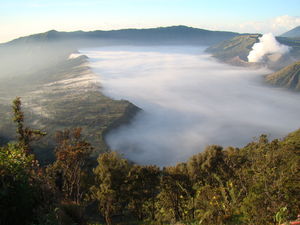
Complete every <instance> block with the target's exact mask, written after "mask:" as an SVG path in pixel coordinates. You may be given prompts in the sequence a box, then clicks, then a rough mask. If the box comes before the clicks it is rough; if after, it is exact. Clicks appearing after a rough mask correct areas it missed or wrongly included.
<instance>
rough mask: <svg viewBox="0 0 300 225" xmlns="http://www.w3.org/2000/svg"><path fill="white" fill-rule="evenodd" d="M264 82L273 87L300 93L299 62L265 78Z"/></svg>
mask: <svg viewBox="0 0 300 225" xmlns="http://www.w3.org/2000/svg"><path fill="white" fill-rule="evenodd" d="M265 80H266V82H268V83H269V84H272V85H275V86H279V87H284V88H288V89H291V90H295V91H300V61H298V62H296V63H293V64H292V65H289V66H286V67H284V68H283V69H281V70H279V71H277V72H275V73H272V74H270V75H268V76H266V78H265Z"/></svg>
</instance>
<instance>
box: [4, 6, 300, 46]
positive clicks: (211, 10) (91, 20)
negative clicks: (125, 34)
mask: <svg viewBox="0 0 300 225" xmlns="http://www.w3.org/2000/svg"><path fill="white" fill-rule="evenodd" d="M297 5H298V1H297V0H286V1H280V0H275V1H274V0H273V1H258V0H254V1H251V2H245V1H243V2H240V1H238V0H229V1H217V0H212V1H199V0H186V1H182V0H172V1H171V0H109V1H108V0H100V1H98V0H86V1H80V0H77V1H71V0H60V1H58V0H52V1H50V0H43V1H41V0H28V1H22V0H11V1H1V2H0V9H1V10H2V11H1V14H0V27H1V28H2V32H1V34H0V43H3V42H7V41H10V40H13V39H15V38H18V37H22V36H27V35H31V34H35V33H43V32H46V31H48V30H59V31H77V30H83V31H91V30H116V29H126V28H154V27H166V26H174V25H186V26H191V27H195V28H201V29H208V30H224V31H232V32H240V33H269V32H271V33H273V34H275V35H279V34H281V33H283V32H286V31H288V30H290V29H292V28H294V27H296V26H299V25H300V17H299V12H298V11H299V10H298V7H295V6H297ZM270 7H271V8H272V10H267V9H269V8H270ZM54 15H55V16H54Z"/></svg>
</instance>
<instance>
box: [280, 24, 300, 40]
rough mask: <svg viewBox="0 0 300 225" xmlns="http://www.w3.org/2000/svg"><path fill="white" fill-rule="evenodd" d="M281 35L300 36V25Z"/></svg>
mask: <svg viewBox="0 0 300 225" xmlns="http://www.w3.org/2000/svg"><path fill="white" fill-rule="evenodd" d="M280 36H281V37H290V38H296V37H298V38H300V26H298V27H295V28H294V29H292V30H290V31H287V32H285V33H283V34H282V35H280Z"/></svg>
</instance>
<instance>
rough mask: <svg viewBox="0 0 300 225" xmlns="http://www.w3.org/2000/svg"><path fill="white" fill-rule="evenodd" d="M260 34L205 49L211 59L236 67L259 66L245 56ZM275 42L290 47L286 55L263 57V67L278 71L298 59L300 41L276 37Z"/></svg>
mask: <svg viewBox="0 0 300 225" xmlns="http://www.w3.org/2000/svg"><path fill="white" fill-rule="evenodd" d="M260 37H261V35H260V34H248V35H240V36H237V37H234V38H232V39H230V40H227V41H224V42H221V43H219V44H216V45H213V46H211V47H209V48H208V49H206V52H208V53H211V54H212V56H213V57H215V58H217V59H219V60H220V61H222V62H226V63H229V64H232V65H236V66H252V67H255V66H260V65H261V64H259V63H249V62H248V58H247V56H248V55H249V52H250V51H251V50H252V47H253V45H254V44H255V43H257V42H258V41H259V38H260ZM276 40H277V41H278V42H279V43H281V44H284V45H287V46H289V47H290V52H289V53H288V54H287V55H280V54H272V55H267V56H265V60H264V62H263V63H262V64H263V65H266V66H268V67H269V68H270V69H272V70H279V69H281V68H283V67H284V66H287V65H289V64H291V63H293V62H295V61H297V60H299V59H300V39H298V38H286V37H276Z"/></svg>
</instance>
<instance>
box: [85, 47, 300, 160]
mask: <svg viewBox="0 0 300 225" xmlns="http://www.w3.org/2000/svg"><path fill="white" fill-rule="evenodd" d="M202 50H203V49H201V48H196V47H145V48H142V47H120V46H119V47H111V48H101V49H89V50H87V49H86V50H82V51H81V53H82V54H86V55H87V56H88V57H89V58H90V66H91V67H92V69H93V70H94V71H95V72H96V73H97V74H98V75H99V79H100V81H101V83H102V85H103V91H104V93H105V94H106V95H108V96H110V97H112V98H115V99H126V100H129V101H131V102H132V103H134V104H136V105H137V106H138V107H140V108H142V109H143V111H142V112H140V113H139V114H138V115H137V116H136V118H135V119H134V120H133V121H132V123H131V124H130V125H128V126H123V127H121V128H119V129H117V130H114V131H113V132H111V133H110V134H109V135H108V136H107V142H108V144H109V146H110V147H111V148H112V149H114V150H118V151H119V152H121V153H123V154H124V155H125V156H126V157H128V158H130V159H131V160H134V161H136V162H138V163H142V164H154V163H155V164H158V165H170V164H175V163H176V162H178V161H183V160H186V159H187V158H188V157H190V156H191V155H193V154H195V153H197V152H200V151H203V149H204V147H205V146H206V145H209V144H220V145H223V146H228V145H233V146H242V145H244V144H246V143H248V142H249V141H251V140H252V138H253V137H257V136H259V135H260V134H262V133H266V134H268V135H270V136H271V137H272V138H273V137H281V136H284V135H286V134H287V133H288V132H290V131H293V130H295V129H297V128H298V126H299V124H297V123H296V121H298V117H299V116H298V112H299V110H300V105H299V101H300V95H298V94H296V93H291V92H288V91H284V90H281V89H278V88H271V87H268V86H264V85H263V84H262V75H263V74H267V73H269V72H270V71H267V70H264V69H261V70H249V69H243V68H237V67H232V66H228V65H224V64H220V63H218V62H216V61H214V60H213V59H212V58H211V57H210V56H209V55H205V54H203V53H202V52H203V51H202Z"/></svg>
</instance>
